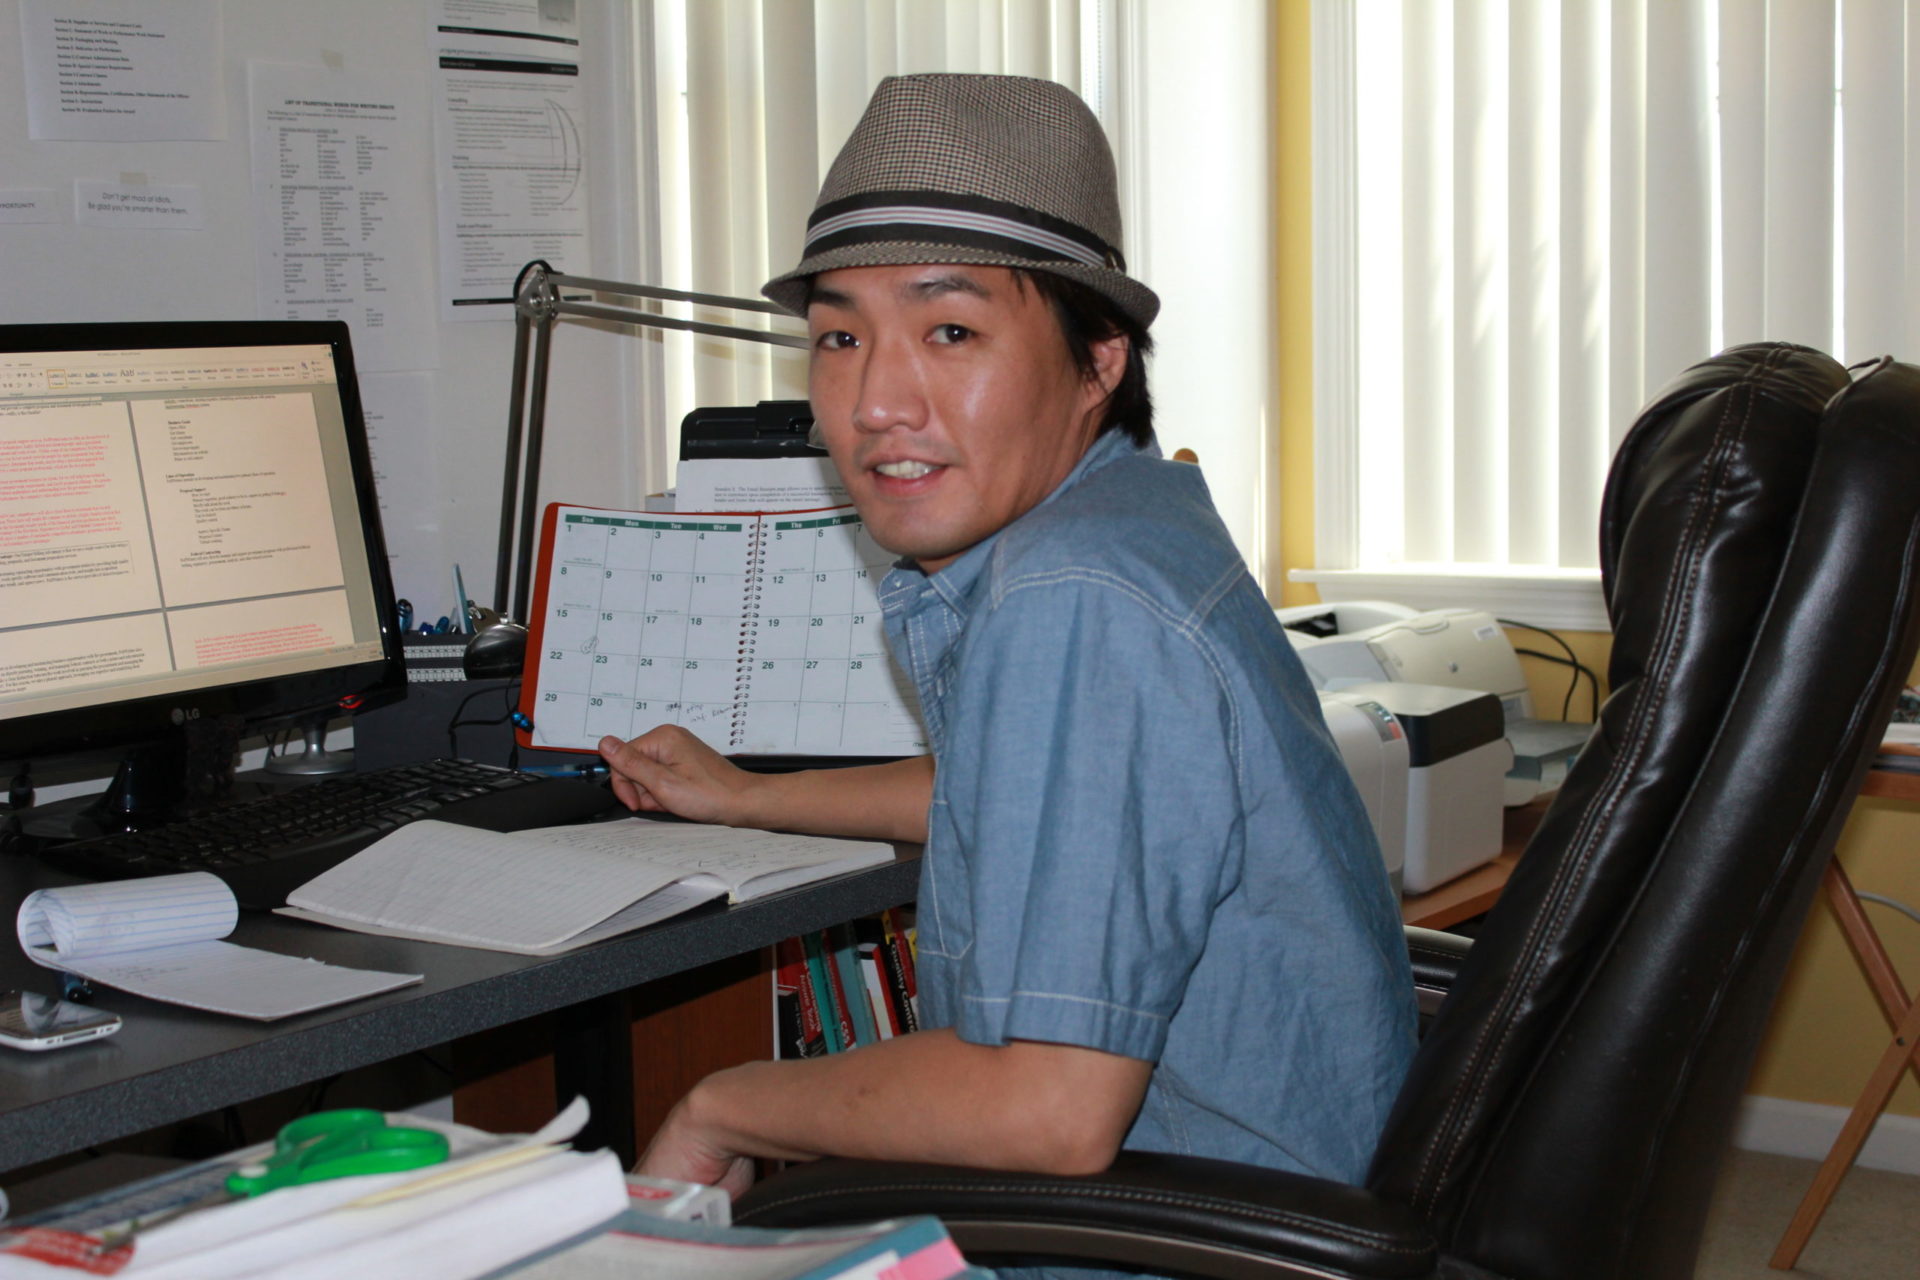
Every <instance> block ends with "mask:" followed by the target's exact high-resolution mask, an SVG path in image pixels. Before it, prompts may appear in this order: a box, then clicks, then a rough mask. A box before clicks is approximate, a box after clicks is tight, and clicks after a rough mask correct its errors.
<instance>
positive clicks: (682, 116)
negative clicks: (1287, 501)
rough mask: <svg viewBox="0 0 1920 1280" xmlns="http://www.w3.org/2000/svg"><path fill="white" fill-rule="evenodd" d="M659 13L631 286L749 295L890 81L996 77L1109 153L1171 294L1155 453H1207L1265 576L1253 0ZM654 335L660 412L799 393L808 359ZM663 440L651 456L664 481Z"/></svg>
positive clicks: (1260, 14)
mask: <svg viewBox="0 0 1920 1280" xmlns="http://www.w3.org/2000/svg"><path fill="white" fill-rule="evenodd" d="M651 14H652V20H651V21H650V22H645V21H643V22H642V24H641V25H642V30H641V31H640V32H639V38H638V40H637V42H636V46H637V47H636V53H635V59H636V63H637V64H639V66H640V68H641V71H642V74H639V75H637V76H636V79H637V80H638V81H639V82H640V83H641V84H650V85H652V86H653V91H652V92H651V93H647V94H643V95H642V102H641V104H640V115H641V118H640V120H639V122H638V135H639V137H640V138H641V139H642V156H641V163H640V168H641V172H642V174H643V184H644V183H645V181H646V177H645V175H656V174H657V175H658V190H657V191H656V192H653V193H651V195H650V196H649V197H648V198H647V199H646V200H644V201H643V203H644V204H646V205H647V206H648V211H647V213H646V215H645V217H644V218H643V226H642V228H641V239H642V241H643V242H645V244H646V246H649V247H648V248H644V249H643V251H642V254H641V257H642V259H643V263H644V264H645V265H643V268H642V270H643V277H642V278H644V279H647V280H650V281H653V282H657V283H660V284H664V285H668V286H671V287H676V288H682V289H688V290H694V291H700V292H707V293H725V294H733V295H736V296H749V297H752V296H757V290H758V289H759V286H760V284H761V282H762V281H764V280H765V279H767V278H768V277H769V276H770V275H773V274H774V273H775V272H776V271H777V270H779V269H781V268H783V267H785V266H787V265H790V264H791V263H793V262H795V261H797V260H798V259H799V256H800V244H801V239H802V236H803V233H804V229H805V225H806V218H807V214H808V213H809V212H811V210H812V208H813V200H814V196H815V195H816V193H817V192H818V190H819V186H820V180H821V178H822V177H823V176H824V174H825V173H826V169H827V166H828V165H829V164H831V163H832V160H833V157H834V154H835V153H836V152H837V151H838V149H839V146H840V143H841V142H842V140H844V139H845V137H846V135H847V134H848V132H849V131H850V130H851V129H852V128H853V125H854V123H855V121H856V120H857V119H858V118H859V115H860V112H861V110H862V109H864V107H865V106H866V102H867V98H868V96H869V95H870V94H871V92H872V90H873V86H874V85H875V84H876V83H877V82H878V81H879V80H880V78H881V77H882V76H885V75H889V74H895V73H907V72H915V71H936V70H949V71H990V72H1009V73H1014V74H1021V75H1032V76H1040V77H1044V78H1047V79H1052V80H1057V81H1059V82H1061V83H1063V84H1065V85H1067V86H1068V87H1070V88H1072V89H1074V90H1075V91H1076V92H1078V93H1079V94H1080V96H1081V97H1082V98H1084V99H1086V101H1087V103H1088V105H1090V106H1091V107H1092V108H1093V110H1094V112H1095V114H1096V115H1098V116H1099V117H1100V120H1101V123H1102V124H1103V126H1105V128H1106V130H1107V135H1108V137H1109V139H1110V140H1111V141H1112V143H1113V146H1114V152H1115V161H1116V165H1117V168H1118V170H1119V177H1120V186H1121V205H1122V208H1121V212H1122V218H1123V221H1124V223H1125V232H1126V239H1127V245H1126V248H1127V256H1128V267H1129V270H1130V271H1131V272H1132V273H1133V274H1135V275H1137V276H1138V277H1139V278H1141V279H1143V280H1145V281H1146V282H1147V283H1148V284H1150V285H1152V286H1153V287H1154V288H1155V289H1156V290H1157V291H1158V292H1159V293H1160V295H1161V298H1162V300H1163V303H1164V307H1163V310H1162V313H1161V317H1160V319H1159V320H1158V321H1156V322H1155V325H1154V337H1155V342H1156V344H1157V347H1158V354H1157V355H1156V357H1155V360H1154V364H1153V370H1152V378H1153V386H1154V396H1155V400H1156V403H1157V404H1158V405H1159V407H1160V411H1161V416H1160V423H1161V439H1162V440H1163V441H1164V442H1165V445H1166V448H1167V449H1168V450H1169V452H1170V451H1171V450H1172V449H1174V448H1176V447H1179V446H1182V445H1185V446H1189V447H1191V448H1193V449H1195V450H1196V451H1197V452H1198V453H1199V454H1200V457H1201V459H1202V463H1203V465H1204V467H1205V469H1206V472H1207V475H1208V478H1209V480H1210V481H1211V483H1212V487H1213V491H1214V495H1215V499H1216V502H1217V504H1218V505H1219V506H1220V508H1221V511H1222V515H1223V516H1224V517H1225V518H1226V520H1227V523H1228V527H1229V528H1230V529H1231V530H1232V532H1233V534H1234V537H1235V539H1236V541H1237V542H1238V543H1239V545H1240V547H1241V550H1242V551H1243V553H1245V554H1246V555H1247V558H1248V560H1249V563H1250V564H1252V565H1254V567H1255V572H1256V573H1258V572H1259V569H1260V565H1261V561H1262V555H1261V552H1262V550H1263V548H1264V546H1265V542H1266V539H1265V532H1264V530H1265V526H1266V515H1265V508H1266V501H1265V495H1266V488H1267V486H1266V483H1265V480H1264V477H1265V476H1267V475H1268V472H1269V464H1268V453H1269V449H1268V442H1267V434H1268V431H1269V428H1270V421H1269V408H1268V404H1269V399H1270V385H1271V381H1272V376H1271V350H1270V348H1271V335H1270V332H1269V319H1268V313H1267V307H1268V296H1269V291H1270V290H1269V286H1268V283H1267V281H1268V277H1269V274H1270V273H1269V270H1268V264H1269V261H1270V258H1269V251H1268V247H1267V241H1268V236H1269V231H1268V225H1267V209H1268V197H1269V191H1268V187H1269V179H1268V173H1269V166H1268V161H1267V131H1266V129H1265V128H1264V127H1263V123H1262V122H1263V121H1264V120H1265V119H1266V116H1267V108H1266V99H1265V95H1266V74H1267V70H1266V69H1267V66H1268V62H1269V58H1268V45H1267V39H1268V37H1267V25H1266V19H1267V15H1266V8H1265V5H1264V4H1263V3H1262V2H1261V0H1209V3H1208V4H1207V5H1206V6H1204V8H1198V9H1196V8H1195V7H1192V6H1187V5H1174V4H1161V3H1158V0H653V4H652V6H651ZM643 189H644V187H643ZM713 318H715V319H721V320H725V321H727V322H730V323H737V322H739V321H740V319H741V318H740V317H739V316H732V315H727V316H719V315H716V316H714V317H713ZM649 341H651V342H652V343H653V344H654V346H653V347H652V349H651V350H652V353H653V354H652V356H651V361H652V364H651V366H650V376H649V383H648V387H649V389H648V390H647V391H646V392H644V393H643V394H645V395H646V397H647V398H648V399H649V400H650V401H651V402H652V404H653V406H654V410H653V416H654V417H655V419H656V420H664V421H669V422H673V423H677V422H678V421H679V419H680V417H681V416H682V415H683V414H685V413H686V412H687V410H688V409H690V408H692V407H693V406H695V405H724V404H748V403H752V402H753V401H755V400H759V399H767V398H801V397H804V396H805V394H806V364H805V355H804V353H802V352H797V351H774V350H762V349H755V348H752V347H751V346H750V344H745V343H729V342H724V341H721V340H708V339H702V340H698V341H694V342H687V341H684V340H680V339H668V340H665V341H662V340H660V339H658V338H652V339H649ZM667 434H668V433H655V435H656V436H657V437H659V439H657V440H650V441H649V447H650V448H654V449H656V451H657V456H656V458H655V459H653V460H652V463H651V465H653V466H656V467H658V468H661V469H662V470H661V471H660V472H659V473H658V474H659V475H660V476H661V478H664V468H665V466H666V462H665V459H666V457H667V456H668V455H667V452H666V451H667V450H668V449H670V448H671V444H670V442H668V441H667V440H666V439H665V436H666V435H667Z"/></svg>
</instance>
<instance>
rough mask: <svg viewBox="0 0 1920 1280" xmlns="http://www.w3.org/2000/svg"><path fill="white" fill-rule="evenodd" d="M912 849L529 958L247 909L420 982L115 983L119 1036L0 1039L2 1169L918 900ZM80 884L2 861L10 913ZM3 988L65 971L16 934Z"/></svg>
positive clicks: (323, 955)
mask: <svg viewBox="0 0 1920 1280" xmlns="http://www.w3.org/2000/svg"><path fill="white" fill-rule="evenodd" d="M918 852H919V851H918V848H917V847H916V846H910V845H909V846H901V847H900V848H899V849H898V850H897V854H896V861H895V862H894V863H893V864H892V865H889V866H882V867H875V868H872V869H870V870H867V871H862V872H856V873H854V874H852V875H847V876H842V877H840V878H838V879H836V880H831V881H827V882H825V883H822V884H818V885H812V886H808V887H806V888H803V889H796V890H793V891H791V892H789V893H783V894H779V895H777V896H775V897H771V898H763V899H760V900H758V901H756V902H750V903H746V904H743V905H741V906H736V907H730V908H725V909H721V908H718V907H714V908H703V909H701V910H700V911H698V912H696V913H694V914H692V915H687V916H682V917H679V918H677V919H674V920H669V921H665V922H663V923H661V924H659V925H655V926H653V927H651V928H648V929H643V930H641V931H639V932H637V933H631V934H627V935H626V936H624V937H619V938H614V939H611V940H609V941H607V942H603V943H600V944H599V945H597V946H592V947H588V948H585V949H584V950H581V951H576V952H573V953H570V954H568V955H562V956H554V957H528V956H514V955H507V954H505V953H502V952H495V951H476V950H472V949H469V948H465V947H447V946H437V945H434V944H431V943H422V942H408V941H403V940H400V939H392V938H375V937H369V936H366V935H363V934H355V933H346V932H343V931H341V930H337V929H329V928H325V927H322V926H319V925H311V924H306V923H304V922H301V921H297V920H287V919H283V918H281V917H278V916H271V915H260V914H255V913H251V912H243V913H242V915H241V919H240V926H239V928H238V929H237V930H236V931H235V932H234V934H233V937H232V940H233V941H234V942H238V943H241V944H243V945H246V946H254V947H262V948H265V949H266V950H269V951H279V952H284V953H286V954H289V955H302V956H312V957H314V958H316V959H320V960H326V961H331V962H334V963H338V964H348V965H358V966H361V967H364V968H372V969H385V970H389V971H393V972H400V973H420V974H425V975H426V981H425V982H423V983H420V984H418V985H416V986H412V987H407V988H403V989H402V990H399V991H393V992H389V993H387V994H385V995H381V996H374V997H372V998H370V999H366V1000H359V1001H355V1002H353V1003H351V1004H345V1005H338V1006H336V1007H334V1008H331V1009H322V1010H320V1011H318V1012H315V1013H310V1014H303V1015H301V1016H299V1017H293V1018H283V1019H281V1020H279V1021H277V1022H252V1021H249V1020H247V1019H242V1018H231V1017H222V1016H218V1015H214V1014H206V1013H198V1012H196V1011H194V1010H191V1009H182V1008H179V1007H177V1006H174V1005H166V1004H160V1003H157V1002H155V1001H151V1000H141V999H138V998H136V997H133V996H129V995H126V994H125V993H123V992H119V991H114V990H112V989H110V988H104V989H101V990H100V992H99V997H98V999H97V1000H96V1001H95V1003H96V1004H97V1005H99V1006H100V1007H101V1008H104V1009H110V1010H112V1011H113V1012H115V1013H118V1014H120V1015H121V1016H122V1017H123V1018H124V1019H125V1020H126V1025H125V1026H124V1027H122V1028H121V1030H120V1032H119V1034H117V1035H114V1036H111V1037H109V1038H108V1039H105V1040H101V1041H97V1042H94V1043H91V1044H85V1045H76V1046H74V1047H73V1048H70V1049H56V1050H52V1051H49V1052H46V1053H28V1052H25V1051H22V1050H14V1049H6V1048H0V1170H7V1169H13V1168H18V1167H19V1166H21V1165H26V1164H32V1163H34V1162H36V1161H39V1160H45V1159H49V1158H51V1157H53V1156H58V1155H63V1154H65V1153H67V1152H70V1151H75V1150H78V1149H80V1148H82V1147H87V1146H92V1145H95V1144H97V1143H102V1142H107V1141H111V1140H112V1139H114V1138H119V1137H124V1136H126V1135H128V1134H132V1133H138V1132H140V1131H141V1130H144V1129H151V1128H153V1127H155V1126H157V1125H163V1124H169V1123H172V1122H174V1121H177V1120H183V1119H186V1118H188V1117H190V1116H196V1115H200V1114H202V1113H204V1112H207V1111H211V1110H215V1109H217V1108H220V1107H224V1106H229V1105H231V1104H234V1103H237V1102H243V1101H246V1100H247V1099H249V1098H256V1097H260V1096H262V1095H264V1094H269V1093H274V1092H277V1091H278V1090H281V1089H289V1088H294V1087H296V1086H298V1085H301V1084H305V1083H308V1082H310V1081H313V1080H318V1079H322V1078H324V1077H327V1076H331V1075H334V1074H337V1073H339V1072H342V1071H348V1070H351V1069H353V1068H356V1067H363V1066H367V1065H370V1064H372V1063H376V1062H381V1061H385V1060H386V1059H388V1058H394V1057H398V1056H400V1055H402V1054H406V1053H411V1052H413V1051H415V1050H418V1049H426V1048H431V1047H433V1046H434V1045H439V1044H444V1043H446V1042H447V1041H449V1040H453V1039H455V1038H457V1037H460V1036H464V1035H469V1034H472V1033H474V1032H478V1031H485V1030H487V1029H489V1028H492V1027H498V1026H502V1025H505V1024H506V1023H509V1022H515V1021H518V1020H519V1019H521V1018H527V1017H531V1016H533V1015H535V1014H539V1013H545V1012H548V1011H550V1010H554V1009H558V1008H563V1007H565V1006H567V1005H571V1004H575V1003H578V1002H580V1001H583V1000H590V999H593V998H595V997H598V996H604V995H607V994H609V993H612V992H615V991H621V990H625V989H626V988H628V987H634V986H638V985H640V984H642V983H645V982H650V981H652V980H654V979H656V978H663V977H666V976H668V975H670V974H675V973H679V972H682V971H684V970H687V969H692V968H695V967H697V966H699V965H703V964H708V963H710V962H712V961H715V960H721V959H725V958H726V957H728V956H734V955H740V954H742V953H744V952H747V951H752V950H755V949H756V948H759V947H763V946H767V945H769V944H771V943H774V942H778V941H779V940H780V939H782V938H786V937H790V936H792V935H794V934H797V933H804V932H807V931H809V930H813V929H820V928H824V927H826V926H827V925H830V924H835V923H837V922H839V921H842V920H847V919H851V918H853V917H855V916H860V915H865V914H869V913H871V912H875V911H879V910H881V909H882V908H885V907H890V906H897V905H899V904H901V903H904V902H908V901H910V900H912V898H913V895H914V891H915V889H916V887H917V880H918V877H919V859H918ZM68 883H73V880H72V879H71V878H70V877H66V876H62V875H60V874H59V873H56V872H53V871H50V870H47V869H46V868H43V867H41V866H39V865H38V864H36V863H33V862H31V861H28V860H25V859H21V858H10V859H7V860H6V861H5V862H3V863H0V904H4V906H5V907H6V909H7V912H8V919H9V920H10V919H11V918H12V915H13V914H14V913H15V911H16V910H17V908H18V905H19V902H20V900H21V899H22V898H23V897H25V895H26V894H27V893H28V892H30V891H31V890H33V889H35V888H39V887H42V886H46V885H54V884H68ZM0 986H5V987H20V988H24V989H27V990H31V991H41V992H45V993H48V994H57V993H58V991H59V979H58V978H57V976H56V975H55V974H53V973H52V972H51V971H50V970H47V969H43V968H41V967H40V966H38V965H36V964H34V963H33V962H31V961H29V960H28V959H27V958H26V957H25V956H24V955H23V954H22V953H21V951H20V948H19V945H18V943H17V942H14V941H12V940H9V941H8V942H7V944H6V945H5V946H3V947H0Z"/></svg>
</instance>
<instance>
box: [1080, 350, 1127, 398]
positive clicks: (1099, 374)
mask: <svg viewBox="0 0 1920 1280" xmlns="http://www.w3.org/2000/svg"><path fill="white" fill-rule="evenodd" d="M1132 346H1133V344H1132V343H1131V342H1130V341H1128V339H1127V336H1126V335H1125V334H1124V333H1116V334H1114V335H1113V336H1112V337H1111V338H1101V339H1100V340H1098V341H1097V342H1094V343H1092V344H1091V348H1090V349H1091V350H1092V352H1093V382H1094V383H1095V384H1096V385H1097V386H1098V387H1099V388H1100V398H1101V400H1103V401H1104V400H1105V399H1107V397H1109V396H1111V395H1112V394H1113V393H1114V389H1115V388H1117V387H1118V386H1119V385H1120V379H1121V378H1122V377H1124V376H1125V375H1126V372H1127V356H1128V353H1129V352H1130V350H1131V349H1132Z"/></svg>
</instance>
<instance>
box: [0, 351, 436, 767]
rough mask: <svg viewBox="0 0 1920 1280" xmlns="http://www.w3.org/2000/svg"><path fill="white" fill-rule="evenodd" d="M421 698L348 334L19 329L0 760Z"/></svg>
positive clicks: (172, 742)
mask: <svg viewBox="0 0 1920 1280" xmlns="http://www.w3.org/2000/svg"><path fill="white" fill-rule="evenodd" d="M405 688H406V674H405V666H404V663H403V661H402V659H401V655H400V637H399V634H398V630H397V623H396V620H395V618H394V615H393V587H392V582H391V577H390V574H389V572H388V567H387V557H386V550H385V546H384V543H383V541H382V538H381V534H380V520H379V510H378V505H377V502H376V499H375V494H374V489H373V472H372V467H371V464H370V461H369V458H368V454H367V440H366V426H365V423H364V421H363V419H362V416H361V411H360V398H359V393H358V389H357V387H356V385H355V382H354V376H353V357H352V354H351V351H350V348H349V344H348V338H347V327H346V326H345V325H344V324H340V323H333V322H302V321H257V322H232V323H228V322H217V323H163V324H93V325H16V326H5V327H0V760H5V761H10V762H20V761H33V762H41V761H44V760H45V759H46V758H48V757H54V756H61V755H71V754H73V753H83V754H86V755H97V754H99V753H101V752H102V751H106V750H120V749H124V748H134V747H140V746H143V745H144V746H153V745H156V744H157V745H158V746H160V747H161V750H160V751H158V752H150V753H148V754H149V756H150V757H152V758H156V759H159V760H161V761H166V760H170V759H172V760H179V761H184V760H185V758H186V757H187V755H188V754H189V753H188V752H187V751H185V750H184V749H183V747H182V746H181V744H182V740H183V739H184V738H185V737H188V736H191V733H192V731H193V730H194V727H195V726H196V725H197V724H200V723H201V722H218V723H220V724H221V725H223V726H227V727H229V728H231V727H233V726H235V725H236V724H238V725H243V726H244V727H245V728H246V729H248V730H254V729H260V728H265V727H271V726H278V725H284V724H287V723H289V722H292V721H295V720H297V719H300V718H303V717H305V718H311V717H313V716H315V715H318V714H321V713H325V712H328V711H330V710H335V709H351V708H353V707H355V706H357V705H361V704H363V703H371V702H375V701H390V700H391V699H392V698H394V697H398V696H403V695H404V693H405ZM179 767H181V768H184V767H185V765H184V763H182V764H181V765H180V766H179Z"/></svg>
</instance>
